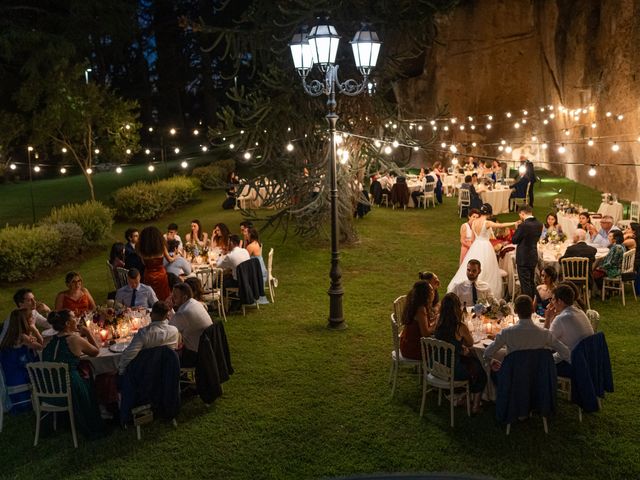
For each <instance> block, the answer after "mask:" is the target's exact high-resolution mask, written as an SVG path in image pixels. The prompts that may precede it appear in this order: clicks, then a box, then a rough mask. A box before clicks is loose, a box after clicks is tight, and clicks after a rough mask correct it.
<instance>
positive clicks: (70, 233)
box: [51, 222, 84, 263]
mask: <svg viewBox="0 0 640 480" xmlns="http://www.w3.org/2000/svg"><path fill="white" fill-rule="evenodd" d="M51 227H52V228H53V229H54V230H56V231H57V232H58V233H59V234H60V248H59V249H58V257H60V258H59V259H60V261H63V260H69V259H72V258H75V257H76V256H77V255H78V253H80V251H81V250H82V244H83V242H82V237H83V236H84V234H83V231H82V228H80V225H78V224H77V223H64V222H59V223H52V224H51ZM58 263H60V262H58Z"/></svg>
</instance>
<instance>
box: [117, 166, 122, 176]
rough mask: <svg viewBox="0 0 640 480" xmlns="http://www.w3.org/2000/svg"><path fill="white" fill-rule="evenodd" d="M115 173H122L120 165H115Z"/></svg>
mask: <svg viewBox="0 0 640 480" xmlns="http://www.w3.org/2000/svg"><path fill="white" fill-rule="evenodd" d="M116 173H117V174H118V175H120V174H121V173H122V167H116Z"/></svg>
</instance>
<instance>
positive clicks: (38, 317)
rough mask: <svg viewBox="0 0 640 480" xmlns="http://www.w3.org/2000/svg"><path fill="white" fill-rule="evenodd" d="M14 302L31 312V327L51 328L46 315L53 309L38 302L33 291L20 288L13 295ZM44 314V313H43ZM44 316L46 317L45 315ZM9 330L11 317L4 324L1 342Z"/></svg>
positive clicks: (0, 333) (0, 337) (0, 336)
mask: <svg viewBox="0 0 640 480" xmlns="http://www.w3.org/2000/svg"><path fill="white" fill-rule="evenodd" d="M13 302H14V303H15V304H16V307H18V308H20V309H25V310H29V311H30V312H31V316H30V317H29V323H30V324H31V326H36V327H38V329H40V330H47V329H49V328H51V325H50V324H49V322H47V319H46V318H45V316H44V315H48V314H49V312H51V309H50V308H49V307H48V306H47V305H45V304H44V303H42V302H37V301H36V297H35V295H34V294H33V291H31V289H29V288H20V289H19V290H17V291H16V293H15V294H14V295H13ZM41 312H42V313H41ZM43 314H44V315H43ZM8 328H9V317H7V319H6V320H5V321H4V323H3V324H2V332H0V342H2V339H3V338H4V336H5V335H6V333H7V329H8Z"/></svg>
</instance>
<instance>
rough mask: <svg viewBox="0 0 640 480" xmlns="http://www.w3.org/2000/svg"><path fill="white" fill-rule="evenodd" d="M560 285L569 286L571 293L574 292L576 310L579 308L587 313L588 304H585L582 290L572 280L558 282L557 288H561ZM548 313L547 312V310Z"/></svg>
mask: <svg viewBox="0 0 640 480" xmlns="http://www.w3.org/2000/svg"><path fill="white" fill-rule="evenodd" d="M560 285H564V286H567V287H569V288H570V289H571V291H572V292H573V305H574V306H575V307H576V308H579V309H580V310H582V311H583V312H585V313H587V310H588V309H587V304H586V303H585V301H584V300H583V298H582V290H581V289H579V288H578V286H577V285H576V284H575V283H573V282H572V281H570V280H567V281H564V282H558V284H557V285H556V287H559V286H560ZM547 306H549V305H548V304H547ZM545 311H546V310H545Z"/></svg>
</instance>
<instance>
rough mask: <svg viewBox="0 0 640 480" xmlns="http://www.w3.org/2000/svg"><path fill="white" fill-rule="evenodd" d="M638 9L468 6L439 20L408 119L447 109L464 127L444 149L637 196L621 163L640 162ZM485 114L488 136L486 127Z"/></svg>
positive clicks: (501, 2)
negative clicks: (503, 146) (523, 159)
mask: <svg viewBox="0 0 640 480" xmlns="http://www.w3.org/2000/svg"><path fill="white" fill-rule="evenodd" d="M639 13H640V1H637V0H636V1H634V0H469V1H466V2H463V3H462V4H461V5H460V6H458V7H456V8H455V9H454V10H453V11H451V12H450V13H448V14H447V15H443V16H442V17H440V18H439V19H438V29H439V34H438V37H437V38H436V40H435V42H434V43H433V45H432V46H431V47H430V48H429V49H428V51H427V52H426V55H425V59H426V60H425V65H424V70H423V72H422V74H421V75H420V76H417V77H413V78H410V79H407V80H403V81H402V82H400V83H399V84H398V85H397V86H396V94H397V97H398V101H399V104H400V110H401V112H402V115H403V116H404V117H406V118H432V117H433V115H434V114H436V113H437V112H438V111H439V108H440V107H442V106H445V105H446V106H447V110H448V112H449V115H450V116H454V117H457V119H458V121H459V122H462V121H464V122H465V130H464V131H461V130H460V129H459V124H460V123H458V124H456V126H453V127H452V128H450V130H449V132H442V129H440V130H439V131H438V135H439V137H438V143H439V142H440V141H446V142H452V141H455V142H458V145H459V148H460V145H466V147H463V151H465V152H468V153H474V154H478V155H482V154H484V155H487V156H501V157H502V158H507V157H509V159H511V158H513V159H517V158H518V157H519V155H520V154H521V153H524V154H526V155H527V156H528V157H529V158H533V159H534V161H535V162H537V163H538V165H539V166H541V167H543V168H548V169H550V170H552V171H554V172H556V173H558V174H562V175H565V176H567V177H569V178H572V179H574V180H578V181H580V182H581V183H585V184H587V185H590V186H593V187H595V188H598V189H599V190H600V191H611V192H616V193H618V195H619V196H620V197H622V198H624V199H627V200H640V194H639V189H640V188H639V187H640V168H638V167H635V166H625V165H622V164H638V165H640V143H639V142H638V136H639V135H640V111H639V109H638V98H639V94H640V78H637V77H640V68H639V67H638V65H639V64H640V63H639V62H640V48H638V47H639V46H640V15H638V14H639ZM549 105H553V107H554V110H550V109H549V108H548V106H549ZM543 106H544V107H545V111H544V112H541V111H540V107H543ZM560 107H565V108H566V109H568V110H567V111H562V109H561V108H560ZM525 109H526V110H527V111H528V115H527V116H524V114H523V110H525ZM576 109H581V111H580V113H579V114H578V115H577V116H575V115H574V114H575V111H576ZM582 109H584V110H582ZM506 112H512V117H511V118H507V117H506ZM572 112H573V113H572ZM583 112H584V113H583ZM607 112H611V116H607ZM489 114H492V115H493V116H494V119H493V120H492V121H491V123H492V128H491V130H487V129H486V126H483V125H486V123H488V122H489V121H488V120H487V119H488V116H487V115H489ZM552 114H553V115H554V117H555V118H550V115H552ZM619 114H622V115H623V118H622V120H618V119H617V116H618V115H619ZM469 115H471V116H473V118H474V120H473V121H469V120H468V119H467V116H469ZM523 118H525V119H526V120H527V122H526V123H522V119H523ZM544 119H547V121H548V124H546V125H545V124H544V123H543V121H544ZM516 121H520V123H521V125H520V128H518V129H516V128H515V127H514V124H515V122H516ZM474 123H475V124H477V126H476V129H475V130H473V131H472V130H471V129H470V126H471V125H472V124H474ZM593 123H595V128H593V127H592V124H593ZM534 135H535V136H536V137H537V140H536V141H532V136H534ZM589 138H592V139H593V141H594V145H593V146H588V145H587V141H588V139H589ZM501 139H505V140H506V141H507V144H511V145H512V146H513V147H514V150H513V152H512V153H511V154H509V155H507V154H505V152H502V153H501V152H499V151H498V149H497V147H498V145H499V144H500V140H501ZM543 141H548V142H549V143H548V149H543V148H541V143H540V142H543ZM614 141H616V142H617V145H618V146H619V147H620V148H619V151H617V152H614V151H613V150H612V148H611V147H612V145H613V142H614ZM471 142H477V144H478V145H477V147H471ZM562 143H564V144H565V147H566V152H565V153H564V154H561V153H559V152H558V148H559V146H560V145H561V144H562ZM591 164H594V165H597V167H598V168H597V172H598V173H597V175H596V176H595V177H590V176H588V173H587V172H588V169H589V165H591Z"/></svg>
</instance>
